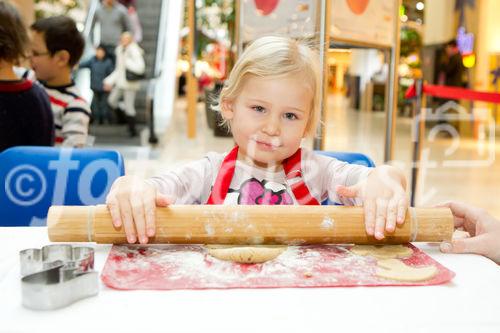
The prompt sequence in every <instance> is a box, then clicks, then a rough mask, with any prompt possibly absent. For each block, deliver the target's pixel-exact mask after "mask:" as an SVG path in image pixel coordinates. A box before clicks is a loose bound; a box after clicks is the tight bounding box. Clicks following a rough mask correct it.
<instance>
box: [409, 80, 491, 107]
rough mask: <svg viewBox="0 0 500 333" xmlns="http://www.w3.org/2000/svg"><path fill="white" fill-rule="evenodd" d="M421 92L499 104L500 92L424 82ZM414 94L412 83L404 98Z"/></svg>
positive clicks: (441, 96)
mask: <svg viewBox="0 0 500 333" xmlns="http://www.w3.org/2000/svg"><path fill="white" fill-rule="evenodd" d="M423 93H424V94H427V95H431V96H434V97H440V98H447V99H466V100H471V101H482V102H489V103H495V104H500V94H498V93H492V92H485V91H475V90H471V89H465V88H457V87H448V86H437V85H431V84H424V88H423ZM415 96H416V90H415V85H413V86H411V87H410V88H408V90H407V91H406V94H405V98H412V97H415Z"/></svg>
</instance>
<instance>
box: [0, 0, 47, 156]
mask: <svg viewBox="0 0 500 333" xmlns="http://www.w3.org/2000/svg"><path fill="white" fill-rule="evenodd" d="M0 31H1V33H0V152H2V151H3V150H5V149H7V148H10V147H14V146H52V145H54V118H53V115H52V110H51V108H50V102H49V97H48V96H47V94H46V93H45V91H44V89H43V87H41V86H40V85H38V84H37V83H33V82H32V81H30V80H27V79H26V78H23V77H19V76H18V75H17V74H16V72H15V70H14V66H15V65H18V64H19V61H20V60H21V59H23V58H26V57H27V56H28V43H29V39H28V34H27V31H26V28H25V27H24V25H23V22H22V20H21V17H20V15H19V13H18V12H17V10H16V9H15V8H14V7H13V6H12V5H10V4H9V3H7V2H5V1H1V0H0Z"/></svg>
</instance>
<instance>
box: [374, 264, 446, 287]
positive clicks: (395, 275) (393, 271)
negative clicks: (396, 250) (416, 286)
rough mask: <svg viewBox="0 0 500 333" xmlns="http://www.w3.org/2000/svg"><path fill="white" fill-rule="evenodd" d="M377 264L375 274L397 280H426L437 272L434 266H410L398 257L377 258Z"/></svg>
mask: <svg viewBox="0 0 500 333" xmlns="http://www.w3.org/2000/svg"><path fill="white" fill-rule="evenodd" d="M377 265H378V267H377V272H376V275H377V276H379V277H381V278H384V279H390V280H397V281H411V282H418V281H426V280H430V279H432V278H433V277H434V276H435V275H436V274H437V272H438V270H437V268H436V266H424V267H411V266H408V265H406V264H404V263H403V262H401V261H400V260H398V259H385V260H379V261H378V262H377Z"/></svg>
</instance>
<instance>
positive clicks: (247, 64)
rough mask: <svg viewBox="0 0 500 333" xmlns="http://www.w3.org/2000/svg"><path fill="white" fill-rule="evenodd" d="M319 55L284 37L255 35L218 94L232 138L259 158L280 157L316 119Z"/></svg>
mask: <svg viewBox="0 0 500 333" xmlns="http://www.w3.org/2000/svg"><path fill="white" fill-rule="evenodd" d="M319 82H320V70H319V56H318V54H317V53H316V52H314V51H313V50H312V49H311V48H309V47H308V46H306V45H304V44H302V43H301V42H298V41H295V40H293V39H290V38H285V37H274V36H269V37H263V38H259V39H257V40H256V41H255V42H253V43H252V44H251V45H250V46H248V48H247V49H246V50H245V52H243V54H242V55H241V57H240V58H239V59H238V61H237V62H236V64H235V66H234V68H233V70H232V71H231V74H230V75H229V77H228V79H227V80H226V82H225V84H224V88H223V89H222V91H221V93H220V97H219V108H220V112H221V114H222V117H223V119H224V121H225V122H226V124H227V125H229V126H230V128H231V130H232V133H233V137H234V139H235V141H236V143H237V144H238V145H239V146H240V148H243V149H244V150H245V152H246V153H248V154H250V155H251V157H252V158H253V159H254V160H255V161H257V162H261V163H263V164H269V163H272V162H277V161H282V160H283V159H285V158H287V157H289V156H290V155H291V154H293V153H294V152H295V151H296V150H297V149H298V148H299V146H300V142H301V140H302V138H304V137H305V136H306V135H314V133H315V130H316V126H317V124H318V122H319V116H320V111H319V98H320V88H319Z"/></svg>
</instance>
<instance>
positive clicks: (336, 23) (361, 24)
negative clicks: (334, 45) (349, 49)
mask: <svg viewBox="0 0 500 333" xmlns="http://www.w3.org/2000/svg"><path fill="white" fill-rule="evenodd" d="M395 6H396V3H395V1H394V0H332V5H331V36H332V37H333V40H334V41H335V39H338V40H341V41H343V42H348V43H349V42H352V43H353V44H356V43H363V44H371V45H374V46H379V47H391V46H392V44H393V43H394V23H395V21H394V20H395V16H396V7H395Z"/></svg>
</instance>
